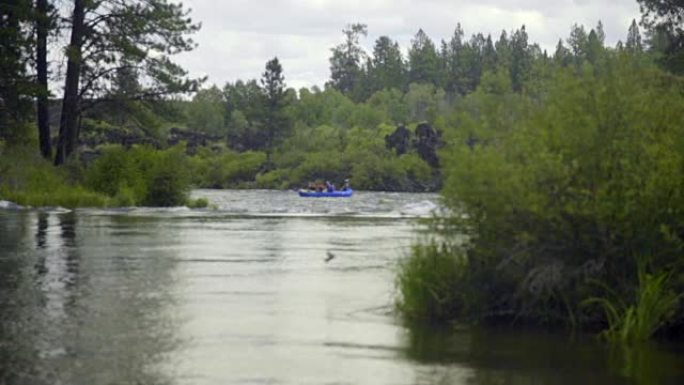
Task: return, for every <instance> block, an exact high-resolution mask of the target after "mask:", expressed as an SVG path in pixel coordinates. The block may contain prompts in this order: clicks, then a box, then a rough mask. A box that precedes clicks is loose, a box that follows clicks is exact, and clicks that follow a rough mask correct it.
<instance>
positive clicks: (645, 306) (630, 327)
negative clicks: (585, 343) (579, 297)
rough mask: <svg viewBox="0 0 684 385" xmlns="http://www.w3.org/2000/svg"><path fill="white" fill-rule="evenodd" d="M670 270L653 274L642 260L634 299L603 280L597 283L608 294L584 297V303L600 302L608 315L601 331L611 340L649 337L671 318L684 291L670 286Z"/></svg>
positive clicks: (631, 340) (618, 340)
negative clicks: (678, 292) (679, 292)
mask: <svg viewBox="0 0 684 385" xmlns="http://www.w3.org/2000/svg"><path fill="white" fill-rule="evenodd" d="M670 278H671V273H668V272H660V273H656V274H650V273H648V272H647V271H646V268H645V264H644V263H640V264H639V271H638V279H639V285H638V286H637V288H636V293H635V298H634V301H633V303H630V302H627V301H625V300H623V299H622V298H621V296H620V295H618V293H616V292H615V291H614V290H612V289H610V287H608V286H607V285H606V284H604V283H598V285H599V286H601V287H602V288H603V289H604V290H605V291H606V292H607V293H608V294H609V296H607V297H592V298H589V299H586V300H585V301H583V304H584V305H585V306H588V305H598V306H600V307H601V308H602V309H603V311H604V313H605V316H606V321H607V323H608V328H607V329H606V330H604V331H603V332H602V334H603V336H605V337H606V338H607V339H608V340H610V341H615V342H636V341H644V340H647V339H649V338H650V337H651V336H652V335H653V334H654V333H656V332H657V331H658V330H659V329H660V328H662V327H663V325H665V324H666V323H667V322H669V321H671V320H672V318H673V316H674V313H675V311H676V310H677V306H678V304H679V300H680V299H681V298H682V296H684V295H682V294H680V295H677V294H676V293H675V292H674V291H672V289H671V288H670V286H671V285H670Z"/></svg>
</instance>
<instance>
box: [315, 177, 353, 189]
mask: <svg viewBox="0 0 684 385" xmlns="http://www.w3.org/2000/svg"><path fill="white" fill-rule="evenodd" d="M350 188H351V187H350V186H349V179H345V180H344V183H343V184H342V188H341V189H339V190H337V189H336V188H335V185H334V184H332V183H330V181H327V180H326V181H325V183H321V182H310V183H309V185H308V186H307V188H306V189H307V190H309V191H317V192H324V191H325V192H334V191H347V190H349V189H350Z"/></svg>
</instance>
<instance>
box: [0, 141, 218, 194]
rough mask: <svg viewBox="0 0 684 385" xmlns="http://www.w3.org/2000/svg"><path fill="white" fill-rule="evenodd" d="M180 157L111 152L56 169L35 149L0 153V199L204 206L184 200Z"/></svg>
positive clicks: (138, 150) (173, 151)
mask: <svg viewBox="0 0 684 385" xmlns="http://www.w3.org/2000/svg"><path fill="white" fill-rule="evenodd" d="M184 151H185V149H184V148H183V147H182V146H175V147H172V148H169V149H167V150H155V149H152V148H149V147H144V146H140V147H134V148H132V149H130V150H126V149H124V148H122V147H120V146H110V147H107V148H104V149H103V150H102V155H101V156H100V157H99V158H98V159H97V160H95V161H94V162H93V163H92V164H91V165H90V166H89V167H88V168H84V167H83V166H82V165H81V164H80V163H79V162H78V161H72V162H70V163H68V164H66V165H65V166H64V167H60V168H56V167H54V166H52V164H51V163H50V162H48V161H46V160H45V159H43V158H41V157H40V156H39V155H38V154H36V153H35V151H34V150H33V148H30V147H23V146H14V147H11V148H6V149H0V199H2V200H9V201H12V202H15V203H17V204H19V205H22V206H33V207H42V206H62V207H67V208H75V207H121V206H180V205H189V206H193V207H198V206H206V204H207V202H206V201H192V200H190V199H189V197H188V193H189V191H190V182H191V180H190V167H189V166H188V159H187V157H186V156H185V152H184Z"/></svg>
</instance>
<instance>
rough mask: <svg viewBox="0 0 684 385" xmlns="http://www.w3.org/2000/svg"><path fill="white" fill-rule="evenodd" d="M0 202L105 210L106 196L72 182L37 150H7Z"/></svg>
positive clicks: (1, 158) (0, 158)
mask: <svg viewBox="0 0 684 385" xmlns="http://www.w3.org/2000/svg"><path fill="white" fill-rule="evenodd" d="M0 200H9V201H12V202H15V203H17V204H19V205H22V206H33V207H44V206H61V207H67V208H75V207H103V206H108V205H109V204H110V201H111V200H110V198H109V197H107V196H106V195H104V194H100V193H97V192H94V191H92V190H88V189H86V188H84V187H83V186H80V185H78V184H76V183H73V182H71V181H70V177H69V175H68V173H67V172H66V170H65V169H63V168H55V167H54V166H52V164H51V163H50V162H49V161H46V160H45V159H42V158H41V157H40V156H39V155H38V152H37V151H36V150H35V149H34V148H29V147H21V146H19V147H13V148H7V149H5V150H4V151H3V152H2V153H1V154H0Z"/></svg>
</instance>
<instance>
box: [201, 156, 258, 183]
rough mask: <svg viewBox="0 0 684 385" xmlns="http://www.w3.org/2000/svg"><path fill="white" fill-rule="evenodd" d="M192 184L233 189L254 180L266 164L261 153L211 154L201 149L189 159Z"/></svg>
mask: <svg viewBox="0 0 684 385" xmlns="http://www.w3.org/2000/svg"><path fill="white" fill-rule="evenodd" d="M189 162H190V169H191V170H192V171H191V173H190V174H191V175H192V183H193V184H194V185H195V186H197V187H204V188H235V187H240V186H241V184H242V183H246V182H251V181H253V180H254V179H255V178H256V175H257V173H258V172H259V171H260V170H261V168H262V166H263V164H264V163H265V162H266V154H265V153H263V152H251V151H247V152H243V153H237V152H234V151H231V150H224V151H219V152H216V153H215V152H212V151H210V150H208V149H202V150H201V151H200V152H199V153H198V154H196V155H195V156H193V157H191V158H190V159H189Z"/></svg>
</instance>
